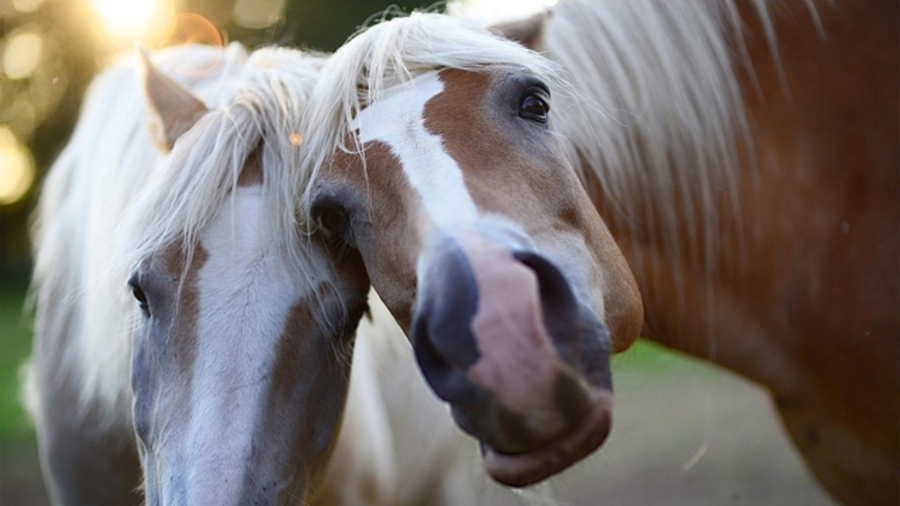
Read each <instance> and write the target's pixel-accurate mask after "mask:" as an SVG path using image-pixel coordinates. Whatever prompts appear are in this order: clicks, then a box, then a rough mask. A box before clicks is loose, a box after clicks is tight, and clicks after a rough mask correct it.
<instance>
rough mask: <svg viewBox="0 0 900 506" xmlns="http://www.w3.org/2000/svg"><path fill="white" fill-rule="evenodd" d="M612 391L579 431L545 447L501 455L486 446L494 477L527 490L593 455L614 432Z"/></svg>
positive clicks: (602, 395) (484, 451) (487, 464)
mask: <svg viewBox="0 0 900 506" xmlns="http://www.w3.org/2000/svg"><path fill="white" fill-rule="evenodd" d="M611 413H612V392H610V391H608V390H603V391H601V392H599V394H597V397H596V400H595V402H594V407H593V409H592V410H591V412H590V413H588V415H587V416H586V417H585V418H584V420H582V422H581V423H580V424H579V426H578V428H577V429H576V430H575V431H573V432H571V433H569V434H566V435H563V436H560V437H559V438H557V439H555V440H553V441H551V442H550V443H548V444H546V445H544V446H543V447H541V448H538V449H536V450H532V451H529V452H524V453H515V454H509V453H501V452H497V451H495V450H494V449H493V448H491V447H490V446H488V445H486V444H484V443H482V445H481V451H482V454H483V456H484V466H485V469H486V470H487V472H488V474H490V475H491V477H492V478H493V479H494V480H496V481H498V482H500V483H502V484H504V485H508V486H510V487H527V486H529V485H533V484H535V483H538V482H540V481H543V480H545V479H547V478H549V477H551V476H553V475H554V474H557V473H559V472H561V471H563V470H565V469H566V468H568V467H569V466H571V465H573V464H575V463H576V462H578V461H580V460H582V459H584V458H585V457H587V456H588V455H590V454H591V453H592V452H593V451H594V450H596V449H597V448H599V447H600V445H601V444H603V442H604V441H605V440H606V437H607V436H608V435H609V431H610V429H611V426H612V423H611V416H610V415H611Z"/></svg>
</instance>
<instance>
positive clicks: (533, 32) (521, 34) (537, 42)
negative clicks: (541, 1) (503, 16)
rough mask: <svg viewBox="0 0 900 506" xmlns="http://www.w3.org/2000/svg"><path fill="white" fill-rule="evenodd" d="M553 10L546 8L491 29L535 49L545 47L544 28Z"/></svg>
mask: <svg viewBox="0 0 900 506" xmlns="http://www.w3.org/2000/svg"><path fill="white" fill-rule="evenodd" d="M550 15H551V12H550V11H549V10H545V11H542V12H539V13H537V14H534V15H532V16H529V17H527V18H525V19H517V20H515V21H506V22H503V23H498V24H496V25H493V26H491V27H490V28H489V30H490V31H491V32H493V33H496V34H497V35H500V36H501V37H505V38H507V39H509V40H512V41H515V42H518V43H519V44H521V45H523V46H525V47H527V48H528V49H531V50H534V51H540V50H542V49H543V48H544V29H545V28H546V26H547V21H549V20H550Z"/></svg>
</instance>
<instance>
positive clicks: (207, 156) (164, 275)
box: [28, 45, 471, 506]
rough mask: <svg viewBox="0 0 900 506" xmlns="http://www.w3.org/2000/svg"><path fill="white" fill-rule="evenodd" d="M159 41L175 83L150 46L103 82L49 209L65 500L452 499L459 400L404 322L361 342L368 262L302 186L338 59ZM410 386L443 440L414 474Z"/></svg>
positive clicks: (47, 197)
mask: <svg viewBox="0 0 900 506" xmlns="http://www.w3.org/2000/svg"><path fill="white" fill-rule="evenodd" d="M155 59H156V60H157V61H158V63H159V65H160V66H161V67H162V68H164V69H166V70H167V74H170V75H172V76H174V78H177V81H176V80H175V79H174V78H170V77H168V75H166V74H163V73H162V72H161V71H159V70H156V68H155V67H154V65H153V64H150V63H149V62H144V65H143V66H144V67H145V72H144V74H145V80H144V82H143V83H142V82H141V79H139V72H138V66H137V65H136V64H135V63H136V62H135V61H132V62H127V63H122V64H119V65H116V66H114V67H113V68H112V69H110V70H108V71H106V72H105V73H103V74H102V75H101V76H100V77H99V78H98V79H97V81H96V82H95V83H94V84H93V86H92V88H91V92H90V93H89V95H88V97H87V99H86V102H85V105H84V108H83V112H82V116H81V118H80V121H79V123H78V126H77V129H76V131H75V133H74V135H73V138H72V139H71V141H70V143H69V144H68V146H67V147H66V149H65V151H64V152H63V153H62V155H61V157H60V158H59V160H58V161H57V163H56V164H55V165H54V167H53V168H52V170H51V173H50V175H49V178H48V180H47V182H46V185H45V187H44V191H43V195H42V198H41V203H40V209H39V212H38V215H37V218H38V222H37V229H36V237H35V239H36V254H37V267H36V274H35V281H34V288H35V292H36V298H37V325H36V327H37V328H36V336H35V344H34V355H33V357H32V364H31V367H30V378H29V385H28V387H29V388H28V396H29V398H30V399H29V400H30V403H31V411H32V413H33V415H34V417H35V421H36V424H37V432H38V440H39V447H40V455H41V462H42V466H43V471H44V475H45V481H46V484H47V487H48V489H49V495H50V497H51V500H52V502H53V504H60V505H64V504H75V505H83V504H92V505H104V504H115V505H122V504H144V503H146V504H150V505H162V504H217V505H227V504H322V505H331V504H341V505H347V506H354V505H368V506H395V505H404V506H414V505H421V504H432V503H428V502H427V501H425V500H423V499H422V497H425V498H428V497H437V496H438V495H437V494H440V497H444V498H446V500H447V501H448V502H446V504H453V502H454V499H453V498H454V497H459V490H460V487H459V486H456V487H455V488H454V487H453V485H454V483H447V482H446V480H444V479H443V474H442V473H444V472H451V471H453V469H454V466H456V465H457V462H458V460H454V458H455V455H454V453H453V451H452V449H453V448H454V447H459V445H458V441H457V439H456V435H455V434H454V432H453V430H451V429H452V423H451V422H450V420H449V417H447V416H446V414H445V410H444V409H443V408H442V407H441V406H440V405H437V404H436V402H435V401H434V400H433V399H430V397H429V396H430V393H429V392H428V390H427V388H426V387H425V386H424V383H423V382H422V381H421V380H420V379H419V378H418V377H417V376H418V373H417V370H416V368H415V364H414V362H413V361H412V359H411V358H406V359H404V357H403V355H402V354H399V353H393V354H391V353H386V352H385V348H386V349H387V350H388V351H389V350H390V349H392V345H391V344H390V342H389V337H390V335H394V336H396V335H397V334H398V332H399V331H395V332H393V333H391V331H390V328H391V327H384V326H379V325H376V323H374V322H369V321H366V323H365V324H364V326H363V327H362V330H363V334H364V335H363V337H361V338H360V343H359V351H360V353H353V349H354V344H353V343H354V342H353V333H354V330H355V327H356V324H357V322H358V321H359V319H360V316H361V315H362V312H363V310H364V308H365V301H366V292H367V290H368V282H367V278H366V276H365V272H364V271H363V270H362V269H361V264H360V262H359V261H358V260H357V259H356V258H355V257H354V255H353V254H352V252H339V251H335V250H331V249H329V248H328V247H326V246H325V245H324V244H322V243H321V242H320V241H319V240H318V239H316V238H314V237H310V236H308V235H307V234H306V233H305V232H304V231H305V230H307V227H306V225H304V224H303V221H302V215H301V214H298V211H300V208H299V206H298V205H297V196H298V195H299V192H296V191H291V188H290V186H289V184H291V183H292V182H293V181H295V180H296V178H297V174H295V173H294V172H295V171H297V170H298V166H297V163H296V151H297V149H298V145H299V144H300V142H299V138H298V137H297V135H298V134H297V121H298V120H299V113H300V112H301V111H302V109H303V107H304V106H305V105H306V101H307V94H308V91H309V90H310V89H311V87H312V83H313V82H314V81H315V79H316V76H317V72H318V68H319V66H320V65H321V61H320V60H319V59H318V58H315V57H310V56H304V55H302V54H300V53H298V52H295V51H287V50H277V49H264V50H260V51H257V52H255V53H253V54H252V55H248V54H247V53H246V52H245V51H244V50H243V48H241V47H239V46H237V45H232V46H230V47H228V48H227V49H219V48H211V47H181V48H174V49H171V50H167V51H165V52H161V53H160V54H158V55H156V56H155ZM142 89H144V90H145V92H142ZM144 93H146V95H147V97H146V98H144V97H143V95H144ZM201 99H202V101H201ZM145 103H146V104H145ZM147 105H149V107H147ZM146 122H150V123H151V126H152V129H151V131H152V132H153V135H152V136H151V135H150V134H148V132H147V129H146V125H145V123H146ZM153 141H155V142H156V144H157V146H154V145H153ZM338 253H340V254H338ZM129 285H130V287H129ZM129 292H132V293H129ZM135 298H136V299H137V300H134V299H135ZM376 309H377V306H376ZM379 320H380V321H382V322H386V323H387V324H388V325H392V322H391V321H390V320H389V319H386V318H380V319H379ZM401 335H402V334H401ZM379 336H380V337H379ZM400 339H401V342H403V341H402V337H401V338H400ZM351 355H352V363H353V367H354V368H355V372H354V373H353V375H352V378H351V377H350V367H351ZM387 375H390V377H391V380H392V381H393V382H392V383H391V391H389V392H388V391H386V389H385V388H382V386H381V385H382V379H383V378H385V377H386V376H387ZM348 381H349V384H350V387H349V393H348ZM345 400H346V401H347V403H348V407H347V409H346V411H345V410H344V404H345ZM413 400H414V401H415V402H416V403H417V405H418V406H419V407H420V409H419V410H417V411H416V412H414V414H415V415H417V416H418V418H413V419H411V421H408V422H407V424H406V425H405V426H404V427H403V429H404V430H407V431H413V434H409V435H408V436H409V437H413V435H414V434H419V437H420V438H421V437H425V435H427V436H428V437H430V438H431V445H432V449H433V451H432V452H431V453H430V454H428V455H425V456H420V457H418V459H417V460H414V461H413V460H410V463H408V464H407V466H415V468H414V469H413V471H412V472H410V471H409V470H407V469H405V468H404V467H403V466H402V465H401V464H402V463H403V462H404V461H403V460H402V459H403V458H406V457H408V455H409V454H413V453H417V452H418V451H419V450H420V449H421V448H422V447H421V446H416V447H412V446H411V445H409V444H404V441H403V439H402V437H401V436H402V435H398V434H393V435H392V431H393V432H396V430H395V429H394V427H395V426H396V424H395V423H394V422H393V419H392V418H391V416H392V414H394V413H395V412H404V413H405V410H406V408H407V405H406V403H407V402H410V401H413ZM429 401H430V404H429ZM394 418H396V415H394ZM415 420H418V425H416V424H415V423H413V421H415ZM339 427H340V433H338V428H339ZM415 430H418V431H419V432H415ZM338 434H339V436H338ZM404 435H406V434H404ZM413 439H416V438H414V437H413ZM335 440H337V441H336V442H335ZM448 450H450V451H448ZM408 460H409V459H408ZM426 470H432V471H434V473H433V475H432V476H427V475H424V474H423V473H425V472H426ZM415 473H418V474H415ZM414 474H415V475H416V476H419V478H420V479H418V480H416V482H415V483H411V484H407V483H403V482H401V479H400V478H401V476H407V475H414ZM458 483H459V480H457V484H458ZM462 491H463V492H467V493H471V491H466V490H465V489H463V490H462ZM454 494H456V495H454ZM462 497H467V496H466V495H463V496H462ZM463 500H465V499H463Z"/></svg>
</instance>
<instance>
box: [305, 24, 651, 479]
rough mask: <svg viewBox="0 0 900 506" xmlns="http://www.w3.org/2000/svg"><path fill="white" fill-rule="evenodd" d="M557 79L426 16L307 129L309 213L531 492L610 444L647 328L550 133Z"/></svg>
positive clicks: (311, 111)
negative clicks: (622, 362)
mask: <svg viewBox="0 0 900 506" xmlns="http://www.w3.org/2000/svg"><path fill="white" fill-rule="evenodd" d="M555 77H556V72H555V68H554V66H553V65H552V64H551V63H550V62H549V61H548V60H546V59H545V58H543V57H541V56H539V55H537V54H536V53H533V52H531V51H529V50H527V49H525V48H523V47H521V46H519V45H518V44H516V43H514V42H511V41H508V40H502V39H500V38H499V37H494V36H491V35H489V34H487V32H483V31H481V30H474V29H470V28H468V27H465V26H462V25H460V24H459V23H458V22H457V21H456V20H454V19H451V18H449V17H444V16H440V15H436V14H431V15H429V14H415V15H412V16H410V17H408V18H398V19H394V20H391V21H389V22H385V23H381V24H378V25H375V26H372V27H370V28H368V29H367V30H366V31H365V32H362V33H361V34H360V35H358V36H356V37H355V38H353V39H352V40H350V41H349V42H348V43H347V44H346V45H344V46H343V47H341V48H339V49H338V50H337V51H336V52H335V53H334V54H333V55H332V56H331V57H330V58H329V59H328V61H327V62H326V63H325V65H324V66H323V68H322V72H321V74H320V76H319V79H318V81H317V82H316V85H315V87H314V89H313V92H312V94H311V98H310V104H309V107H308V108H307V109H306V112H305V113H304V119H303V121H302V123H303V124H304V125H305V126H304V127H303V128H302V129H301V132H302V136H303V138H304V143H305V144H306V146H307V147H306V148H305V150H304V152H303V155H302V156H303V164H304V172H309V173H310V177H309V181H308V182H307V191H306V195H305V201H306V203H305V207H307V208H308V211H307V212H308V214H309V216H310V218H312V219H313V220H315V221H316V223H317V224H318V227H319V228H318V231H319V232H320V233H322V234H323V235H324V236H326V237H328V238H329V239H330V240H332V241H333V242H334V243H335V244H338V245H340V246H341V247H349V248H351V249H354V250H356V251H358V252H359V254H360V255H361V257H362V259H363V261H364V262H365V265H366V269H367V271H368V274H369V277H370V279H371V281H372V285H373V287H374V288H375V290H376V291H377V292H378V294H379V296H380V297H381V299H382V300H383V301H384V303H385V305H386V306H387V308H388V309H389V310H390V312H391V314H392V315H393V316H394V318H395V319H396V320H397V322H398V324H399V325H400V326H401V327H402V328H403V329H404V330H405V331H406V332H407V333H408V334H411V335H412V342H413V348H414V350H415V356H416V359H417V362H418V363H419V365H420V368H421V371H422V374H423V375H424V377H425V378H426V380H427V381H428V382H429V384H430V385H431V387H432V389H433V390H434V391H435V393H436V394H437V395H438V397H440V398H442V399H444V400H445V401H447V402H448V403H449V404H450V406H451V410H452V414H453V418H454V420H455V421H456V422H457V424H458V425H459V426H460V428H461V429H463V430H464V431H466V432H468V433H470V434H473V435H475V436H477V438H478V439H479V440H480V443H481V446H482V450H483V452H484V455H485V465H486V468H487V471H488V473H489V474H490V476H492V477H493V478H494V479H496V480H497V481H499V482H501V483H504V484H508V485H516V486H522V485H528V484H532V483H535V482H537V481H540V480H542V479H544V478H546V477H548V476H551V475H553V474H555V473H557V472H559V471H560V470H562V469H564V468H565V467H568V466H569V465H570V464H572V463H574V462H576V461H578V460H580V459H581V458H583V457H584V456H586V455H587V454H589V453H590V452H591V451H592V450H594V449H595V448H597V446H599V445H600V444H601V443H602V441H603V440H604V439H605V438H606V436H607V434H608V432H609V428H610V414H611V409H612V391H611V382H610V372H609V354H610V353H611V352H612V351H613V350H621V349H625V348H627V347H628V345H629V344H630V343H631V342H632V341H633V340H635V339H636V338H637V336H638V332H639V331H640V328H641V325H642V321H643V314H642V305H641V299H640V296H639V293H638V291H637V286H636V284H635V281H634V278H633V277H632V275H631V273H630V271H629V269H628V266H627V264H626V263H625V259H624V257H623V256H622V255H621V253H620V251H619V249H618V247H616V244H615V242H614V241H613V239H612V236H611V235H610V233H609V231H608V230H607V229H606V227H605V226H604V224H603V222H602V220H601V219H600V217H599V215H598V214H597V211H596V209H595V208H594V206H593V204H592V203H591V202H590V200H589V199H588V198H587V195H586V193H585V192H584V190H583V189H582V188H581V183H580V182H579V181H578V179H577V178H576V176H575V171H574V170H573V169H572V167H571V166H570V165H569V163H568V161H567V160H566V159H565V157H564V156H563V152H562V150H561V149H560V148H559V146H558V143H557V140H556V135H555V134H554V133H553V132H552V131H551V130H550V128H549V125H548V123H547V103H548V100H549V86H550V84H549V83H551V82H553V81H554V80H555ZM432 119H436V120H437V122H436V123H432ZM311 125H315V127H314V128H306V127H309V126H311ZM497 146H502V148H503V149H497ZM511 174H515V177H511Z"/></svg>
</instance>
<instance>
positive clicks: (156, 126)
mask: <svg viewBox="0 0 900 506" xmlns="http://www.w3.org/2000/svg"><path fill="white" fill-rule="evenodd" d="M138 53H139V59H140V61H141V69H142V71H143V75H144V96H145V98H146V99H147V105H148V106H149V108H150V124H149V125H148V127H149V129H150V136H151V137H152V138H153V141H154V142H155V143H156V145H157V146H158V147H159V148H160V149H161V150H163V151H169V150H171V149H172V146H174V145H175V141H176V140H178V138H179V137H181V135H182V134H184V133H185V132H187V131H188V130H189V129H190V128H191V127H192V126H194V123H196V122H197V120H199V119H200V117H201V116H203V115H204V114H206V112H207V111H208V110H209V109H208V108H207V107H206V104H204V103H203V102H202V101H201V100H200V99H199V98H197V97H196V96H194V94H193V93H191V92H190V91H188V90H187V89H185V88H184V87H183V86H182V85H180V84H178V83H177V82H175V80H174V79H172V78H171V77H169V76H167V75H165V74H163V73H162V72H160V70H159V69H157V68H156V66H154V65H153V62H151V61H150V54H149V53H148V52H147V50H146V49H145V48H143V47H141V48H139V49H138Z"/></svg>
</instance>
